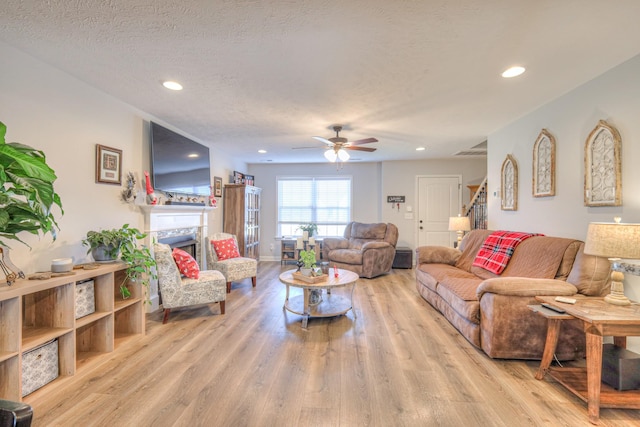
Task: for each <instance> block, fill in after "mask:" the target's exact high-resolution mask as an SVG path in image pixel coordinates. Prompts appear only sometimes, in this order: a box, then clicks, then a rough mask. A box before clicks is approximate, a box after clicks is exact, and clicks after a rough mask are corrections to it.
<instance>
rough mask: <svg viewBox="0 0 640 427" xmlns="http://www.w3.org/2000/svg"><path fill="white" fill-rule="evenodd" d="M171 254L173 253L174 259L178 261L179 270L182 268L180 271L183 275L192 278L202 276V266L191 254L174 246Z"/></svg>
mask: <svg viewBox="0 0 640 427" xmlns="http://www.w3.org/2000/svg"><path fill="white" fill-rule="evenodd" d="M171 255H173V259H174V260H175V261H176V265H177V266H178V270H180V273H181V274H182V275H183V276H186V277H188V278H190V279H198V278H200V267H199V266H198V263H197V262H196V260H195V259H193V257H192V256H191V255H189V254H188V253H186V252H185V251H183V250H182V249H178V248H173V251H172V252H171Z"/></svg>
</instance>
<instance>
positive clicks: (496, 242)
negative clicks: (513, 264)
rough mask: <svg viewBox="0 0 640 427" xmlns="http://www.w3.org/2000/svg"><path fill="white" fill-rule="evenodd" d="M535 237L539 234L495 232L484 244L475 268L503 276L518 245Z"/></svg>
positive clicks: (475, 261) (477, 256)
mask: <svg viewBox="0 0 640 427" xmlns="http://www.w3.org/2000/svg"><path fill="white" fill-rule="evenodd" d="M534 236H537V234H535V233H523V232H520V231H504V230H500V231H494V232H493V233H491V234H490V235H489V236H487V238H486V239H485V241H484V242H483V243H482V246H481V247H480V250H479V251H478V253H477V254H476V258H475V259H474V260H473V266H474V267H482V268H484V269H485V270H488V271H490V272H492V273H495V274H501V273H502V272H503V271H504V269H505V268H506V267H507V264H509V261H510V260H511V257H512V256H513V253H514V252H515V250H516V248H517V247H518V245H520V243H522V242H523V241H525V240H526V239H529V238H531V237H534Z"/></svg>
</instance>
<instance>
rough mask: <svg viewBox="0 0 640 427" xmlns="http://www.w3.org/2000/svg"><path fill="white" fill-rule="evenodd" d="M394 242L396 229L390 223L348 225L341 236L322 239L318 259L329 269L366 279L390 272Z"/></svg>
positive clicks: (396, 241)
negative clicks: (328, 266) (320, 255)
mask: <svg viewBox="0 0 640 427" xmlns="http://www.w3.org/2000/svg"><path fill="white" fill-rule="evenodd" d="M397 243H398V227H396V226H395V225H394V224H385V223H378V224H363V223H360V222H350V223H349V224H347V227H346V228H345V230H344V237H328V238H325V239H324V240H323V242H322V256H323V258H324V259H325V260H327V261H329V265H330V266H331V267H333V266H334V265H335V266H337V267H338V268H344V269H345V270H349V271H353V272H354V273H356V274H357V275H358V276H360V277H366V278H368V279H370V278H372V277H376V276H380V275H381V274H384V273H386V272H388V271H390V270H391V265H392V264H393V258H394V257H395V255H396V244H397Z"/></svg>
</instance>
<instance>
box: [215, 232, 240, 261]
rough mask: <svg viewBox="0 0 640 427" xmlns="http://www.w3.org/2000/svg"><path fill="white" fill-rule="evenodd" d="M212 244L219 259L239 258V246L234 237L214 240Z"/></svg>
mask: <svg viewBox="0 0 640 427" xmlns="http://www.w3.org/2000/svg"><path fill="white" fill-rule="evenodd" d="M211 244H212V245H213V249H215V251H216V255H218V260H220V261H224V260H225V259H231V258H239V257H240V252H238V246H237V245H236V241H235V239H234V238H233V237H231V238H229V239H224V240H212V241H211Z"/></svg>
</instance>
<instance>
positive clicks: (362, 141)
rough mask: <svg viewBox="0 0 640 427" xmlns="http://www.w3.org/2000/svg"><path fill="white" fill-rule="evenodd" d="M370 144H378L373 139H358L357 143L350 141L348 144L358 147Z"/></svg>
mask: <svg viewBox="0 0 640 427" xmlns="http://www.w3.org/2000/svg"><path fill="white" fill-rule="evenodd" d="M372 142H378V140H377V139H375V138H365V139H358V140H357V141H351V142H350V143H349V144H351V145H360V144H370V143H372Z"/></svg>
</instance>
